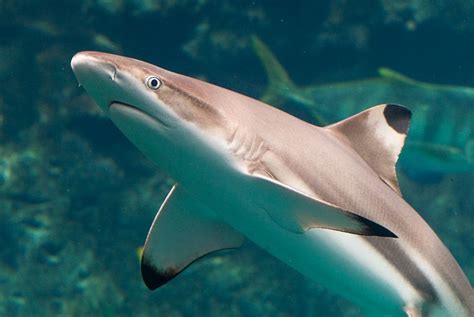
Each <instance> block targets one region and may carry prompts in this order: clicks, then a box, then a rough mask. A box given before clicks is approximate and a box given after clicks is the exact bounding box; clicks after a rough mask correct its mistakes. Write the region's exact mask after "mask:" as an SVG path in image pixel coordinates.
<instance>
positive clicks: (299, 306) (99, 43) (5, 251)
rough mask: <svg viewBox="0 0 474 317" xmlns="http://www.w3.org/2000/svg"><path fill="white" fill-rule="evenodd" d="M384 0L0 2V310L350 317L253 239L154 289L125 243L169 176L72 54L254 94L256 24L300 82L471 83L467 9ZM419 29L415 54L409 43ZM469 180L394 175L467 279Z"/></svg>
mask: <svg viewBox="0 0 474 317" xmlns="http://www.w3.org/2000/svg"><path fill="white" fill-rule="evenodd" d="M393 3H394V2H391V1H384V0H380V1H376V0H374V1H362V2H359V1H357V2H356V1H347V0H346V1H342V0H338V1H321V2H315V3H313V2H311V3H310V2H309V1H308V2H305V1H301V2H298V3H297V4H294V5H292V6H290V5H289V4H288V3H287V2H283V1H281V2H278V1H276V2H274V3H272V5H265V4H264V3H263V2H262V3H258V2H257V3H255V2H252V1H242V2H238V3H237V2H233V1H220V2H215V1H208V0H199V1H187V0H169V1H138V0H122V1H119V0H115V1H114V0H96V1H93V0H88V1H71V2H62V1H57V0H50V1H41V2H39V1H26V0H25V1H9V0H6V1H1V2H0V39H1V41H0V83H1V88H0V316H2V317H3V316H55V315H58V316H150V315H158V316H315V315H321V316H361V313H360V311H359V309H358V308H357V307H355V306H353V305H352V304H350V303H349V302H347V301H345V300H343V299H341V298H339V297H336V296H334V295H332V294H330V293H329V292H328V291H327V290H325V289H323V288H322V287H320V286H318V285H317V284H316V283H314V282H312V281H310V280H308V279H306V278H305V277H303V276H302V275H300V274H299V273H297V272H295V271H293V270H291V269H289V268H288V267H287V266H285V265H284V264H282V263H280V262H279V261H277V260H275V259H274V258H272V257H271V256H269V255H268V254H266V253H265V252H264V251H262V250H260V249H259V248H257V247H256V246H254V245H253V244H251V243H250V242H249V243H247V244H245V245H244V247H243V248H242V250H241V251H238V252H228V253H222V254H219V255H217V256H213V257H210V258H208V259H204V260H202V261H199V262H198V263H196V264H195V265H193V266H191V267H190V268H189V269H188V270H186V271H185V272H184V273H183V274H181V275H180V276H179V277H178V278H177V279H176V280H174V281H173V282H171V283H169V284H168V285H166V286H165V287H163V288H161V289H159V290H157V291H154V292H150V291H149V290H148V289H147V288H146V287H145V285H144V284H143V282H142V280H141V276H140V270H139V260H138V254H137V252H138V250H139V248H140V247H141V246H142V244H143V242H144V239H145V236H146V232H147V230H148V228H149V225H150V224H151V221H152V219H153V217H154V214H155V212H156V210H157V209H158V207H159V205H160V204H161V202H162V200H163V199H164V197H165V195H166V193H167V192H168V190H169V188H170V186H171V185H172V181H171V180H169V179H167V178H166V176H165V175H163V174H162V173H161V172H160V170H159V168H158V167H156V166H154V165H153V163H151V162H150V161H149V160H148V159H147V158H145V157H144V156H143V155H142V154H141V153H140V152H139V151H138V150H137V149H135V148H134V147H133V146H132V145H131V143H130V142H128V141H127V140H126V139H125V137H123V136H122V135H121V134H120V132H119V131H118V130H117V129H116V128H115V127H114V126H113V125H112V123H111V122H109V120H108V119H107V118H105V117H104V116H103V115H102V114H101V113H100V111H99V109H98V107H96V106H95V105H94V104H93V102H92V101H91V99H89V98H88V97H87V96H86V95H85V93H84V91H83V90H82V89H80V88H79V87H78V85H77V83H76V81H75V79H74V77H73V74H72V72H71V70H70V67H69V62H70V58H71V57H72V55H73V54H74V53H75V52H77V51H80V50H85V49H91V50H102V51H109V52H113V53H118V54H124V55H128V56H134V57H137V58H140V59H143V60H147V61H150V62H152V63H156V64H160V65H163V66H164V67H166V68H169V69H173V70H175V71H178V72H182V73H187V74H190V75H193V76H196V77H200V78H204V79H208V80H210V81H212V82H214V83H217V84H219V85H222V86H225V87H229V88H231V89H235V90H238V91H241V92H243V93H246V94H249V95H252V96H254V97H258V96H259V95H260V94H261V93H262V91H263V90H264V88H265V74H264V71H263V69H262V67H261V66H260V65H259V62H258V59H257V58H256V56H255V52H254V51H253V50H252V48H251V44H250V35H252V34H257V35H258V36H260V37H261V38H263V39H265V41H266V42H267V43H269V44H270V46H271V47H272V48H274V49H276V50H279V53H280V54H279V55H280V56H282V59H283V61H284V62H285V65H288V67H289V68H291V69H292V73H294V74H296V76H295V77H296V78H295V79H296V80H298V81H302V82H305V81H306V82H309V81H319V82H322V81H324V80H328V81H329V80H331V81H334V80H342V79H350V78H351V77H354V78H357V77H360V76H365V75H367V74H370V73H371V72H372V71H374V69H375V68H376V67H379V66H391V67H392V68H396V69H398V70H400V71H404V73H409V74H412V75H414V76H415V75H417V76H419V77H421V78H424V79H425V81H435V80H437V81H439V82H443V83H451V84H462V85H466V86H469V85H470V86H474V79H473V78H472V75H470V74H472V73H473V69H474V63H472V61H470V60H465V59H463V57H465V55H464V54H466V56H467V55H468V54H469V53H472V51H473V50H474V49H473V48H468V47H460V46H461V45H464V44H463V43H465V40H466V39H469V38H472V37H474V28H473V27H472V25H471V24H469V23H467V22H465V21H466V17H472V15H473V14H474V4H468V3H469V2H465V1H449V2H448V1H433V2H429V1H421V0H420V1H399V2H397V5H395V4H393ZM434 3H436V4H434ZM354 8H357V10H355V9H354ZM428 31H430V32H436V31H439V32H438V33H437V34H438V36H439V39H438V40H436V39H433V38H432V37H430V36H429V35H428V34H429V32H428ZM383 34H390V35H391V36H392V38H391V40H387V39H382V36H383ZM415 39H418V40H417V45H418V46H419V47H418V51H416V50H415V48H410V49H406V47H409V46H408V45H409V44H411V43H413V42H415ZM383 40H385V41H386V46H385V47H383V46H382V45H381V43H383ZM440 40H445V41H446V44H444V45H442V47H443V48H442V49H440V50H437V51H435V50H434V49H432V50H431V51H430V45H431V46H432V47H436V45H439V43H438V41H440ZM449 46H451V47H460V48H459V49H457V50H455V51H453V50H450V49H448V48H446V47H449ZM296 47H298V48H297V49H296ZM420 52H421V53H420ZM428 52H429V53H430V54H428ZM397 54H398V55H397ZM423 54H426V56H425V55H423ZM446 54H448V55H447V56H449V59H443V60H442V61H443V63H436V61H437V60H440V59H441V58H443V57H445V56H446ZM449 54H451V55H449ZM397 56H398V57H397ZM470 56H473V55H472V54H471V55H470ZM401 57H403V58H402V60H401V59H400V58H401ZM390 63H392V64H390ZM381 64H383V65H381ZM308 65H309V66H308ZM434 68H436V69H434ZM347 77H349V78H347ZM453 106H455V105H453ZM335 111H337V109H335ZM472 111H474V105H473V110H472ZM440 124H442V122H440ZM473 176H474V174H473V172H472V171H471V172H466V173H463V174H453V175H444V177H442V178H441V179H440V180H438V181H436V182H427V183H423V182H419V181H418V182H415V181H413V180H411V179H409V178H407V177H406V176H405V175H403V174H402V175H401V176H400V178H401V187H402V192H403V193H404V196H405V198H406V199H407V200H408V201H409V202H410V203H411V204H412V205H413V206H414V207H415V209H417V210H418V211H419V212H420V213H421V214H422V215H423V217H424V218H425V219H426V220H427V221H428V222H429V223H430V224H431V225H432V227H433V228H434V229H435V231H436V232H437V233H438V234H439V235H440V237H441V238H442V240H443V241H444V242H445V243H446V245H447V246H448V248H449V249H450V250H451V252H452V253H453V254H454V255H455V257H456V258H457V259H458V261H459V263H460V264H461V266H462V267H463V269H464V271H465V273H466V275H467V276H468V277H469V279H470V280H471V281H474V264H473V263H474V243H473V242H472V241H474V223H473V214H472V212H473V211H474V197H473V195H472V191H473V190H472V189H473V185H474V181H473V179H474V178H473Z"/></svg>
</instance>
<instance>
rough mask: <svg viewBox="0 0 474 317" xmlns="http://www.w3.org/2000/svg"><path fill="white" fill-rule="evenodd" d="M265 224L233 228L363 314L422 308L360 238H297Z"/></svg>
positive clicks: (320, 233)
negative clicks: (413, 305)
mask: <svg viewBox="0 0 474 317" xmlns="http://www.w3.org/2000/svg"><path fill="white" fill-rule="evenodd" d="M257 220H263V219H262V218H257ZM264 222H266V223H265V224H262V223H260V224H258V223H257V221H256V222H254V223H248V222H246V223H238V224H235V225H236V227H238V228H239V229H240V230H241V231H242V232H243V233H244V234H245V235H247V236H248V237H249V238H250V239H251V240H252V241H254V242H255V243H256V244H257V245H260V246H261V247H263V248H264V249H265V250H267V251H268V252H269V253H271V254H272V255H274V256H275V257H277V258H279V259H280V260H282V261H283V262H285V263H286V264H288V265H289V266H291V267H292V268H294V269H296V270H297V271H299V272H301V273H303V274H304V275H306V276H307V277H309V278H311V279H313V280H314V281H316V282H318V283H320V284H322V285H324V286H325V287H327V288H329V289H331V290H333V291H334V292H336V293H338V294H340V295H342V296H343V297H345V298H347V299H349V300H351V301H353V302H355V303H357V304H359V305H360V306H361V307H362V308H363V309H364V310H370V311H375V312H380V313H381V314H380V315H379V316H384V314H386V315H387V316H406V315H405V313H404V312H403V307H404V306H405V305H410V304H415V303H418V302H420V300H421V297H420V295H419V294H418V293H417V291H416V290H415V289H414V288H413V287H412V286H411V284H410V283H409V281H407V280H405V279H404V277H403V276H402V275H401V274H400V273H399V272H398V271H397V269H396V268H395V267H393V266H392V265H391V264H390V263H389V262H388V261H387V260H386V259H385V258H384V257H383V256H382V255H381V254H379V253H378V252H377V251H376V250H375V249H374V248H373V247H371V246H370V244H369V243H367V242H366V241H365V240H364V238H363V237H360V236H357V235H353V234H348V233H341V232H335V231H330V230H325V229H311V230H309V231H307V232H306V233H304V234H296V233H291V232H288V231H286V230H284V229H281V228H280V227H278V226H277V225H276V224H274V223H272V220H270V219H269V220H268V221H265V220H264ZM254 228H259V230H257V231H256V230H254Z"/></svg>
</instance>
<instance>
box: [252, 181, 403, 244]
mask: <svg viewBox="0 0 474 317" xmlns="http://www.w3.org/2000/svg"><path fill="white" fill-rule="evenodd" d="M253 178H254V179H253V180H252V182H254V183H255V186H256V187H257V188H258V193H259V198H260V199H259V201H260V202H263V203H262V205H261V206H257V207H260V208H261V209H263V210H265V211H266V212H267V213H268V214H269V216H270V217H271V218H272V219H273V221H275V222H276V223H277V224H278V225H280V226H281V227H283V228H285V229H286V230H289V231H291V232H294V233H303V232H305V231H306V230H308V229H311V228H326V229H331V230H336V231H343V232H348V233H354V234H359V235H369V236H382V237H397V236H396V235H395V234H394V233H393V232H391V231H390V230H389V229H387V228H385V227H383V226H381V225H379V224H377V223H375V222H373V221H371V220H369V219H367V218H364V217H362V216H360V215H358V214H356V213H354V212H351V211H349V210H344V209H341V208H339V207H337V206H334V205H332V204H330V203H328V202H324V201H322V200H319V199H317V198H315V197H311V196H308V195H306V194H305V193H302V192H300V191H298V190H296V189H294V188H291V187H289V186H287V185H285V184H282V183H280V182H278V181H276V180H273V179H271V178H266V177H263V176H253Z"/></svg>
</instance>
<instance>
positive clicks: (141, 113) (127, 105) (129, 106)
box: [109, 101, 170, 128]
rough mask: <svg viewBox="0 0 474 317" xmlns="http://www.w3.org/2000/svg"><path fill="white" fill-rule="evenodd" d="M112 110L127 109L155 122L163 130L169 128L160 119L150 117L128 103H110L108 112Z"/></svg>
mask: <svg viewBox="0 0 474 317" xmlns="http://www.w3.org/2000/svg"><path fill="white" fill-rule="evenodd" d="M112 108H126V109H129V110H132V111H134V112H137V113H139V114H140V115H142V116H146V117H148V118H150V119H152V120H154V121H156V122H157V123H158V124H160V125H161V126H163V127H165V128H170V126H169V124H167V123H165V122H164V121H163V120H161V119H160V118H157V117H155V116H152V115H151V114H149V113H147V112H145V111H143V110H142V109H140V108H138V107H137V106H134V105H131V104H128V103H124V102H119V101H112V102H111V103H110V104H109V110H110V109H112Z"/></svg>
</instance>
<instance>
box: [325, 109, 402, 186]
mask: <svg viewBox="0 0 474 317" xmlns="http://www.w3.org/2000/svg"><path fill="white" fill-rule="evenodd" d="M410 118H411V111H410V110H408V109H407V108H405V107H403V106H400V105H395V104H384V105H379V106H375V107H372V108H370V109H367V110H365V111H363V112H361V113H359V114H356V115H354V116H352V117H350V118H348V119H346V120H343V121H340V122H338V123H335V124H332V125H330V126H328V127H327V129H329V130H331V131H333V132H335V133H336V135H338V136H340V137H341V138H343V139H344V140H346V141H347V142H349V143H350V145H351V146H352V147H353V148H354V150H356V151H357V153H359V155H360V156H361V157H362V158H363V159H364V160H365V161H366V162H367V163H368V164H369V166H370V167H371V168H372V169H373V170H374V171H375V172H376V173H377V174H378V175H379V177H380V178H381V179H382V180H383V181H384V182H385V183H386V184H387V185H388V186H390V187H391V188H392V189H393V190H394V191H395V192H397V193H398V194H399V195H401V193H400V186H399V185H398V180H397V174H396V169H395V165H396V163H397V160H398V156H399V155H400V152H401V150H402V148H403V145H404V143H405V139H406V136H407V132H408V127H409V125H410Z"/></svg>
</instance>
